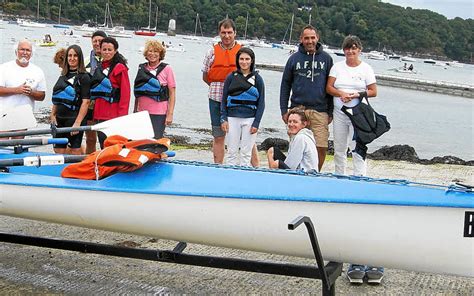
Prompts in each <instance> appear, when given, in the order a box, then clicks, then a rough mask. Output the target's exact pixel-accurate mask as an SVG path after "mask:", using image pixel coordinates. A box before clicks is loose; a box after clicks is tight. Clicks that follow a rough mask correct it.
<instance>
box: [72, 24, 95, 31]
mask: <svg viewBox="0 0 474 296" xmlns="http://www.w3.org/2000/svg"><path fill="white" fill-rule="evenodd" d="M74 30H76V31H84V32H95V31H97V28H96V27H90V26H89V24H82V26H80V27H79V26H75V27H74Z"/></svg>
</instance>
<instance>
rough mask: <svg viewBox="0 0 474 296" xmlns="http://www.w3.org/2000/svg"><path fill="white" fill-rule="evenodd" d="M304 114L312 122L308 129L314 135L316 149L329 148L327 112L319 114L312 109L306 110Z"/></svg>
mask: <svg viewBox="0 0 474 296" xmlns="http://www.w3.org/2000/svg"><path fill="white" fill-rule="evenodd" d="M304 113H305V114H306V117H307V118H308V119H309V121H310V125H309V126H308V128H309V129H310V130H311V131H312V132H313V134H314V138H315V139H316V147H323V148H328V140H329V115H328V114H327V113H326V112H318V111H316V110H312V109H306V110H304Z"/></svg>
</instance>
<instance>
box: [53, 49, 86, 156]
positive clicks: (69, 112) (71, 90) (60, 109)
mask: <svg viewBox="0 0 474 296" xmlns="http://www.w3.org/2000/svg"><path fill="white" fill-rule="evenodd" d="M60 67H61V68H62V71H61V76H60V77H59V79H58V81H57V82H56V84H55V85H54V88H53V95H52V101H53V107H52V110H51V116H50V119H51V123H52V124H54V125H55V126H57V127H73V128H75V127H79V126H82V125H86V121H85V116H86V114H87V109H88V108H89V102H90V101H89V92H90V78H89V74H88V73H87V71H86V68H85V66H84V57H83V54H82V50H81V48H80V47H79V46H78V45H71V46H69V48H68V49H67V50H66V56H65V58H64V61H63V64H62V65H60ZM83 134H84V132H79V131H73V132H70V133H66V134H56V135H54V137H55V138H68V140H69V144H55V145H54V152H56V153H61V154H76V155H79V154H82V149H81V146H82V136H83ZM67 145H69V149H67V148H68V147H67Z"/></svg>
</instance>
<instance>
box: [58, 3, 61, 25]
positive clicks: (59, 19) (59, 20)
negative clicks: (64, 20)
mask: <svg viewBox="0 0 474 296" xmlns="http://www.w3.org/2000/svg"><path fill="white" fill-rule="evenodd" d="M60 24H61V4H59V16H58V25H60Z"/></svg>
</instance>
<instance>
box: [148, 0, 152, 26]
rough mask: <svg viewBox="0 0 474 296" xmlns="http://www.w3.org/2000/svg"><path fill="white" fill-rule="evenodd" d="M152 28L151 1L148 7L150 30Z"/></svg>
mask: <svg viewBox="0 0 474 296" xmlns="http://www.w3.org/2000/svg"><path fill="white" fill-rule="evenodd" d="M150 28H151V0H150V5H149V7H148V29H150Z"/></svg>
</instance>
